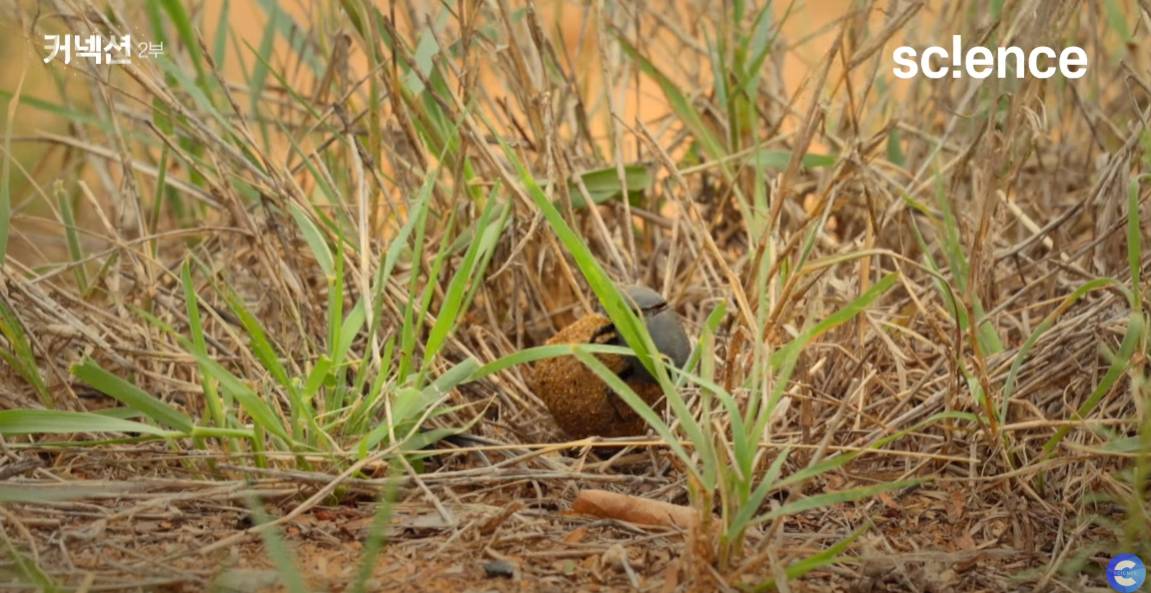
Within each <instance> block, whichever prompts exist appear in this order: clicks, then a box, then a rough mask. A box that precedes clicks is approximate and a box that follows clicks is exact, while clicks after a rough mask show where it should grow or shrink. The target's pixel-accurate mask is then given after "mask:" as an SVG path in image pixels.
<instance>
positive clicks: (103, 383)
mask: <svg viewBox="0 0 1151 593" xmlns="http://www.w3.org/2000/svg"><path fill="white" fill-rule="evenodd" d="M72 374H73V375H74V376H75V377H76V378H77V379H79V380H80V381H82V382H84V383H85V384H87V385H88V386H89V387H92V388H93V389H95V390H97V391H99V392H101V393H103V394H104V395H107V396H109V397H111V398H113V399H115V400H117V401H119V402H120V403H122V404H124V405H126V406H128V407H129V408H132V409H133V410H139V411H140V412H141V413H143V414H144V415H145V416H147V417H149V418H151V419H152V420H154V421H156V423H157V424H159V425H161V426H166V427H168V428H171V429H174V430H178V431H180V432H185V433H187V432H192V427H193V426H194V424H193V422H192V419H191V418H190V417H188V415H187V414H185V413H183V412H181V411H180V410H178V409H176V408H175V407H174V406H171V405H169V404H167V403H165V402H164V401H162V400H160V399H158V398H156V397H154V396H152V395H151V394H149V393H147V392H146V391H144V390H143V389H140V388H139V387H137V386H135V385H134V384H132V383H130V382H128V381H125V380H124V379H121V378H120V377H117V376H116V375H113V374H112V373H109V372H108V371H106V370H104V369H103V368H101V367H100V365H99V364H97V363H96V362H95V361H94V360H92V359H86V360H84V362H82V363H80V364H78V365H76V366H73V367H72Z"/></svg>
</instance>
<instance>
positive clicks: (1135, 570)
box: [1107, 554, 1147, 593]
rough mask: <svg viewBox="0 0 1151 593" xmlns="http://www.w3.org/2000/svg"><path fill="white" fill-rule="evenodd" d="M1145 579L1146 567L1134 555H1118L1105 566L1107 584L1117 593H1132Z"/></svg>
mask: <svg viewBox="0 0 1151 593" xmlns="http://www.w3.org/2000/svg"><path fill="white" fill-rule="evenodd" d="M1146 578H1147V567H1145V566H1143V561H1142V560H1140V559H1139V557H1138V556H1136V555H1135V554H1119V555H1118V556H1116V557H1114V558H1112V559H1111V562H1110V563H1108V564H1107V584H1109V585H1111V588H1112V589H1115V590H1116V591H1118V592H1119V593H1133V592H1134V591H1136V590H1138V589H1139V587H1141V586H1143V581H1144V580H1145V579H1146Z"/></svg>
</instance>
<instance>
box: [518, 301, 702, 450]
mask: <svg viewBox="0 0 1151 593" xmlns="http://www.w3.org/2000/svg"><path fill="white" fill-rule="evenodd" d="M625 294H626V296H627V297H628V298H629V300H630V301H631V304H632V305H633V306H634V307H635V308H636V309H637V313H640V314H642V316H643V319H644V322H645V325H646V326H647V329H648V332H649V333H650V334H651V336H652V340H653V341H654V342H655V345H656V347H657V348H658V349H659V350H660V352H661V353H663V354H665V355H667V356H668V357H669V358H670V359H671V361H672V362H673V363H674V364H675V365H676V366H683V364H684V363H685V362H686V361H687V357H688V355H689V354H690V352H691V346H690V343H689V342H688V338H687V334H686V333H685V332H684V330H683V326H682V325H681V324H680V321H679V318H678V316H676V314H675V312H674V311H671V310H670V309H668V308H667V303H666V301H664V300H663V297H661V296H659V294H658V293H656V292H655V291H652V290H651V289H648V288H645V287H632V288H629V289H627V291H626V293H625ZM589 343H596V344H622V343H623V341H622V339H621V338H620V337H619V336H618V334H617V333H616V331H615V328H614V326H613V325H612V323H611V320H609V319H608V318H607V317H605V316H603V315H600V314H596V313H593V314H589V315H585V316H583V317H581V318H579V319H577V320H576V321H575V322H574V323H572V324H571V325H569V326H567V327H565V328H563V329H561V330H560V331H559V332H557V333H556V334H555V335H554V336H552V337H551V339H549V340H548V341H547V344H548V345H553V344H589ZM595 356H596V357H597V358H598V359H599V360H600V361H601V362H603V363H604V365H605V366H607V367H608V368H609V369H611V371H612V372H613V373H616V374H618V375H620V377H621V378H623V379H624V381H625V382H626V383H627V384H628V386H630V387H631V388H632V390H633V391H635V392H636V394H637V395H639V397H640V398H642V399H643V400H644V401H645V402H647V404H648V405H649V406H652V407H653V408H655V409H656V410H657V411H658V410H661V409H662V408H663V403H664V402H663V391H662V390H661V389H660V386H659V384H658V383H657V382H656V381H655V380H654V379H653V378H652V377H651V375H650V374H649V373H648V372H647V369H645V368H644V367H643V365H642V364H641V363H640V362H639V361H637V360H634V359H633V358H631V357H628V356H621V355H611V354H596V355H595ZM528 383H529V387H531V389H532V391H533V392H534V393H535V394H536V395H537V396H538V397H539V398H540V399H541V400H543V402H544V404H546V405H547V407H548V410H549V411H550V412H551V414H552V417H554V418H555V421H556V424H558V425H559V427H560V428H561V429H563V431H564V432H565V433H567V434H568V436H570V437H572V438H577V439H578V438H585V437H589V436H602V437H626V436H634V435H638V434H643V433H644V432H645V431H646V430H647V425H646V423H645V422H644V421H643V418H641V417H640V416H639V415H638V414H636V413H635V411H634V410H632V409H631V407H630V406H628V405H627V403H625V402H624V401H623V399H622V398H620V397H619V396H618V395H616V393H615V392H614V391H612V389H611V388H610V387H608V386H607V384H606V383H604V382H603V381H601V380H600V378H599V377H598V376H597V375H596V374H595V373H594V372H592V370H591V369H589V368H587V367H586V366H584V364H583V363H582V362H580V361H579V359H577V358H576V357H574V356H561V357H557V358H549V359H546V360H541V361H539V362H537V363H535V364H534V365H532V367H531V369H530V370H529V373H528Z"/></svg>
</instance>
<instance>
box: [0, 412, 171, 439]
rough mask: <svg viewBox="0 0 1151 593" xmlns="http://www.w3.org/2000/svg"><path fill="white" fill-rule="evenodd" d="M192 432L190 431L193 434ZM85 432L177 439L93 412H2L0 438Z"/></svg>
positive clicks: (160, 430)
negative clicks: (121, 433) (122, 433)
mask: <svg viewBox="0 0 1151 593" xmlns="http://www.w3.org/2000/svg"><path fill="white" fill-rule="evenodd" d="M190 431H191V428H189V430H188V431H182V432H190ZM84 432H125V433H133V432H138V433H140V434H147V435H154V436H162V437H171V436H178V435H179V434H180V433H174V432H172V431H169V430H164V429H162V428H159V427H156V426H153V425H151V424H144V423H143V422H135V421H132V420H124V419H122V418H114V417H112V416H106V415H104V414H94V413H91V412H65V411H61V410H0V434H2V435H5V436H12V435H19V434H76V433H84Z"/></svg>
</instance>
